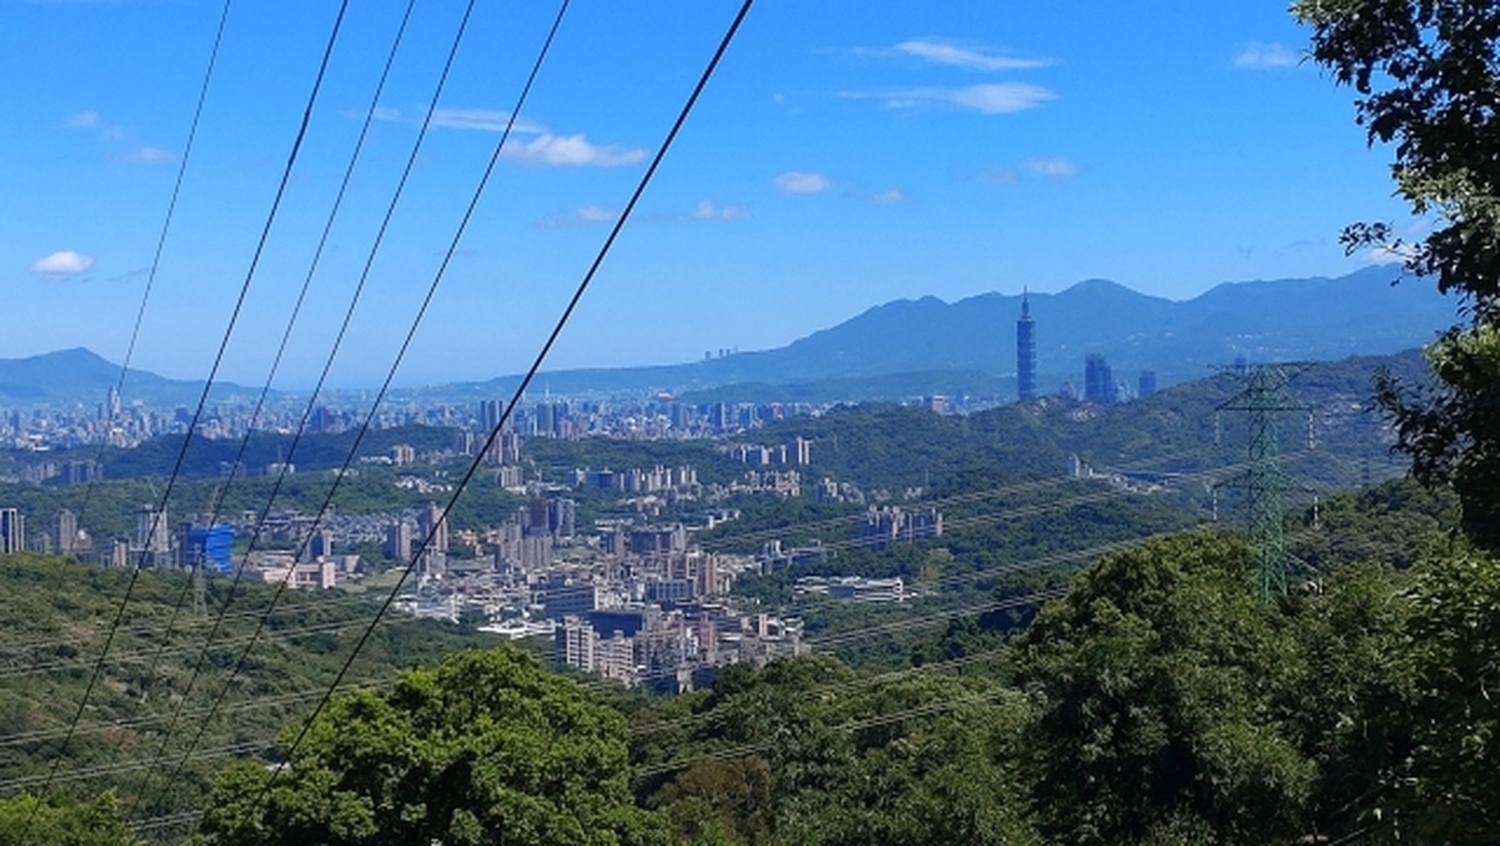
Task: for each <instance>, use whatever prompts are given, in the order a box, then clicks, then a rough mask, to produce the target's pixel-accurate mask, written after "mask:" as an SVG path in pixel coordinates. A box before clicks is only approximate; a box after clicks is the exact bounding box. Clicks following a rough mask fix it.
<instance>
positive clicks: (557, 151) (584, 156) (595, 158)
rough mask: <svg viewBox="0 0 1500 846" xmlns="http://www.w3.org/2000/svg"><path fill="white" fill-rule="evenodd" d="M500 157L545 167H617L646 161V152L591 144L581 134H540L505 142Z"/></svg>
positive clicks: (638, 149)
mask: <svg viewBox="0 0 1500 846" xmlns="http://www.w3.org/2000/svg"><path fill="white" fill-rule="evenodd" d="M501 155H504V156H506V157H507V158H510V159H514V160H515V161H518V162H522V163H524V164H533V165H544V166H548V167H584V166H588V167H621V166H623V165H633V164H636V163H637V162H639V161H641V160H642V159H644V158H646V151H645V150H642V149H640V148H639V147H621V146H618V145H614V144H606V145H598V144H593V143H590V142H589V140H588V139H587V138H585V137H584V136H583V134H582V133H580V134H578V135H552V134H550V133H544V134H542V135H539V136H537V137H536V138H533V139H532V140H530V141H508V142H506V144H505V149H504V150H502V151H501Z"/></svg>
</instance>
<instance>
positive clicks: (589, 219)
mask: <svg viewBox="0 0 1500 846" xmlns="http://www.w3.org/2000/svg"><path fill="white" fill-rule="evenodd" d="M619 217H620V212H619V211H618V210H616V209H612V208H609V207H607V206H598V205H587V206H581V207H579V208H576V209H574V210H572V211H570V212H564V213H563V214H555V215H553V216H552V217H546V218H542V219H541V220H538V221H537V222H536V223H535V224H534V225H535V226H536V227H537V228H539V229H557V228H558V227H561V226H577V225H580V224H588V223H613V222H614V221H616V220H618V219H619Z"/></svg>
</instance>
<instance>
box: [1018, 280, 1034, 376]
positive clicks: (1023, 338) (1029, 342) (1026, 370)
mask: <svg viewBox="0 0 1500 846" xmlns="http://www.w3.org/2000/svg"><path fill="white" fill-rule="evenodd" d="M1016 396H1018V397H1020V398H1021V399H1023V400H1029V399H1031V398H1033V397H1035V396H1036V321H1035V320H1032V319H1031V300H1030V297H1029V296H1028V295H1027V294H1026V293H1022V294H1021V319H1020V320H1017V321H1016Z"/></svg>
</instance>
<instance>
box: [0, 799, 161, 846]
mask: <svg viewBox="0 0 1500 846" xmlns="http://www.w3.org/2000/svg"><path fill="white" fill-rule="evenodd" d="M144 842H145V841H143V840H141V839H140V838H139V837H136V836H135V834H134V833H133V832H131V830H130V828H129V827H128V826H126V825H125V818H124V816H123V815H122V814H121V812H120V803H119V802H118V801H116V800H115V796H114V794H113V793H101V794H99V795H98V796H95V797H94V798H93V799H90V800H86V801H84V800H78V799H73V798H70V797H67V796H64V795H61V794H55V795H53V796H51V797H49V798H47V799H38V798H37V797H35V796H31V795H29V794H25V793H23V794H20V795H18V796H8V797H6V798H4V799H0V846H21V844H24V843H47V844H53V846H133V844H141V843H144Z"/></svg>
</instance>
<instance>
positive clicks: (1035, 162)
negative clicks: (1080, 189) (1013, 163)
mask: <svg viewBox="0 0 1500 846" xmlns="http://www.w3.org/2000/svg"><path fill="white" fill-rule="evenodd" d="M1021 165H1022V166H1023V167H1025V168H1026V169H1027V170H1029V171H1031V172H1032V173H1035V174H1037V175H1039V176H1045V177H1047V178H1048V179H1068V178H1070V177H1073V176H1076V175H1077V174H1078V165H1076V164H1074V163H1073V161H1072V160H1071V159H1069V158H1067V157H1066V156H1034V157H1032V158H1029V159H1027V160H1026V161H1024V162H1022V163H1021Z"/></svg>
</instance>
